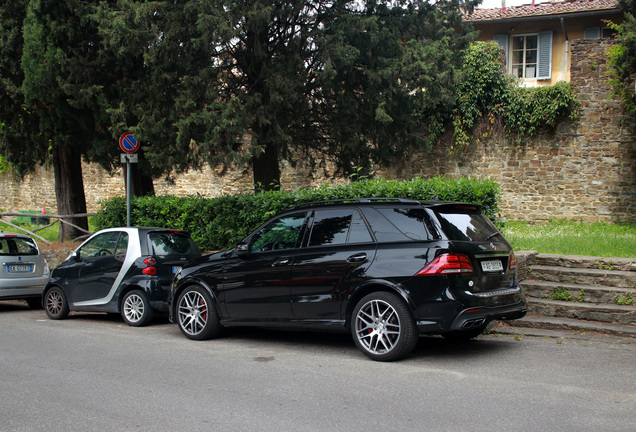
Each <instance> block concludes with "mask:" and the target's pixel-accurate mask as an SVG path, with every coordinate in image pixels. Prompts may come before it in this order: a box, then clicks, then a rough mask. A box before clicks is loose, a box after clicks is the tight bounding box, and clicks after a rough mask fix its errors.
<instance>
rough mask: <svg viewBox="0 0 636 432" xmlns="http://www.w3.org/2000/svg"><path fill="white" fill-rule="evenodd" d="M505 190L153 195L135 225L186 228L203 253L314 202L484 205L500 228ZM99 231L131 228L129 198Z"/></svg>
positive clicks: (100, 218)
mask: <svg viewBox="0 0 636 432" xmlns="http://www.w3.org/2000/svg"><path fill="white" fill-rule="evenodd" d="M500 196H501V195H500V191H499V185H498V184H497V183H495V182H494V181H492V180H477V179H468V178H460V179H449V178H445V177H434V178H430V179H420V178H416V179H413V180H410V181H396V180H384V179H376V180H361V181H356V182H352V183H349V184H345V185H338V186H327V185H325V186H323V187H321V188H317V189H302V190H297V191H294V192H289V193H286V192H282V191H270V192H261V193H258V194H254V193H243V194H237V195H225V196H221V197H218V198H204V197H202V196H190V197H181V198H180V197H175V196H153V197H136V198H133V199H131V215H130V217H131V224H132V225H135V226H151V227H152V226H154V227H169V228H175V229H181V230H184V231H187V232H189V233H190V234H191V235H192V238H193V239H194V240H195V241H196V242H197V244H198V245H199V247H200V248H201V250H203V251H211V250H220V249H225V248H228V247H233V246H234V245H235V244H236V243H237V242H239V241H240V240H242V239H243V238H245V236H247V235H248V234H249V233H250V232H251V231H253V230H254V229H256V228H257V227H258V226H259V225H261V224H262V223H263V222H265V221H266V220H267V219H269V218H270V217H272V216H274V215H275V214H277V213H279V212H281V211H283V210H286V209H288V208H289V207H292V206H294V205H299V204H303V203H307V202H312V201H324V200H337V199H350V198H367V197H369V198H370V197H374V198H383V197H386V198H389V197H391V198H408V199H415V200H434V199H438V200H440V201H457V202H468V203H475V204H480V205H481V206H482V209H483V211H484V213H485V214H486V215H487V216H488V217H489V218H490V219H491V220H493V221H494V222H495V223H496V224H497V225H499V226H501V225H502V220H501V219H500V218H499V214H498V213H499V206H498V202H499V199H500ZM93 223H94V224H95V226H96V227H97V228H98V229H104V228H110V227H117V226H125V225H126V199H125V198H122V197H117V198H112V199H109V200H106V201H102V202H101V203H100V210H99V211H98V213H97V214H96V215H95V217H94V218H93Z"/></svg>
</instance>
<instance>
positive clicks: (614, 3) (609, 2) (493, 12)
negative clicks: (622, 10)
mask: <svg viewBox="0 0 636 432" xmlns="http://www.w3.org/2000/svg"><path fill="white" fill-rule="evenodd" d="M618 8H619V5H618V0H571V1H563V0H552V1H550V2H547V3H539V4H536V5H535V6H532V5H523V6H511V7H507V8H495V9H475V10H474V11H473V13H472V14H470V15H467V16H465V20H466V21H495V20H499V19H509V18H525V17H535V16H542V15H558V14H566V13H575V12H590V11H603V10H614V9H618Z"/></svg>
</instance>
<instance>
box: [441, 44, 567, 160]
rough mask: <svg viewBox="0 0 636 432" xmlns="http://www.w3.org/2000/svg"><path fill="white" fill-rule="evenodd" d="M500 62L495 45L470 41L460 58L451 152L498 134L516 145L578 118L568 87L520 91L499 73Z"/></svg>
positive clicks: (512, 79) (559, 85) (516, 82)
mask: <svg viewBox="0 0 636 432" xmlns="http://www.w3.org/2000/svg"><path fill="white" fill-rule="evenodd" d="M502 60H503V59H502V52H501V50H500V48H499V46H498V45H497V43H495V42H475V43H473V44H472V45H471V46H470V47H469V48H468V49H467V50H466V52H465V53H464V69H463V74H464V77H463V79H462V81H461V82H462V83H461V85H460V87H459V89H458V91H459V99H458V103H457V108H456V110H455V112H454V118H453V122H452V123H453V133H454V141H453V144H452V145H451V149H450V150H451V152H452V151H455V150H457V149H459V148H462V147H465V146H467V145H469V144H470V143H471V142H473V141H479V140H480V139H482V138H486V137H488V136H490V135H491V134H492V133H494V132H496V131H497V130H498V129H503V131H504V132H505V134H506V137H508V138H509V139H513V140H514V141H515V142H521V140H522V139H523V138H524V137H526V136H532V135H534V134H536V133H537V132H539V131H543V130H549V129H551V128H554V127H555V126H556V125H557V123H558V122H559V121H560V120H563V119H574V118H576V117H577V111H578V105H579V104H578V102H577V101H576V98H575V94H574V90H573V88H572V86H571V85H570V84H569V83H567V82H559V83H557V84H556V85H554V86H542V87H522V86H521V85H520V82H519V80H518V79H517V78H515V77H512V76H510V75H508V74H507V73H506V72H505V71H504V69H503V66H502V65H503V63H502Z"/></svg>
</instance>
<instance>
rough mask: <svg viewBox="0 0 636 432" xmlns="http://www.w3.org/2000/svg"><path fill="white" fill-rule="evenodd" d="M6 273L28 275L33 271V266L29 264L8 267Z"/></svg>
mask: <svg viewBox="0 0 636 432" xmlns="http://www.w3.org/2000/svg"><path fill="white" fill-rule="evenodd" d="M7 271H8V272H9V273H30V272H32V271H33V266H32V265H29V264H15V265H8V266H7Z"/></svg>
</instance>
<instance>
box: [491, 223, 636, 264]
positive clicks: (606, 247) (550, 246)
mask: <svg viewBox="0 0 636 432" xmlns="http://www.w3.org/2000/svg"><path fill="white" fill-rule="evenodd" d="M502 231H503V234H504V236H505V237H506V239H507V240H508V241H509V242H510V244H512V246H513V247H514V249H515V250H535V251H537V252H539V253H553V254H566V255H587V256H598V257H619V258H620V257H622V258H636V225H628V224H609V223H601V222H599V223H593V224H589V223H583V222H576V221H562V220H551V221H549V222H546V223H542V224H530V223H526V222H515V221H508V222H506V226H505V228H504V229H503V230H502Z"/></svg>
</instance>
